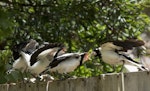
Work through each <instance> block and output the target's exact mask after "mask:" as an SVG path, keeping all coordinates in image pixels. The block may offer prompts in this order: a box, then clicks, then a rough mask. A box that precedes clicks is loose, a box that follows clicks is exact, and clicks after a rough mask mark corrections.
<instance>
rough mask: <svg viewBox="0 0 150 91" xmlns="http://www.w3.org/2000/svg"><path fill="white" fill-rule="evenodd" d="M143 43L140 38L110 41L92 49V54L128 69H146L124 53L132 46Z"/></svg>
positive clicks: (106, 61)
mask: <svg viewBox="0 0 150 91" xmlns="http://www.w3.org/2000/svg"><path fill="white" fill-rule="evenodd" d="M142 45H144V42H143V41H142V40H134V39H131V40H125V41H111V42H107V43H104V44H102V45H101V47H99V48H96V49H95V50H94V54H95V55H96V56H99V57H101V58H102V60H103V61H104V62H105V63H108V64H110V65H113V66H114V65H122V64H123V65H124V67H125V68H126V69H127V70H128V71H130V72H131V71H135V69H136V70H139V69H140V70H146V68H145V67H144V66H143V65H142V64H140V63H139V62H137V61H134V60H133V59H132V58H130V57H128V56H127V55H125V54H124V52H127V50H131V49H132V48H133V47H139V46H142Z"/></svg>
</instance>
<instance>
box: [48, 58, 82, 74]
mask: <svg viewBox="0 0 150 91" xmlns="http://www.w3.org/2000/svg"><path fill="white" fill-rule="evenodd" d="M79 64H80V59H76V58H74V59H68V60H65V61H63V62H61V63H59V64H58V65H57V66H56V67H54V68H52V69H49V71H50V72H58V73H61V74H62V73H69V72H72V71H74V70H75V69H76V68H77V67H78V66H79Z"/></svg>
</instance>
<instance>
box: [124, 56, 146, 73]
mask: <svg viewBox="0 0 150 91" xmlns="http://www.w3.org/2000/svg"><path fill="white" fill-rule="evenodd" d="M122 56H124V57H125V58H126V59H127V62H126V65H125V68H126V69H127V70H128V71H129V72H132V71H140V70H141V71H146V70H148V69H147V68H146V67H145V66H144V65H142V64H141V63H139V62H137V61H134V60H133V59H132V58H130V57H127V56H126V55H122Z"/></svg>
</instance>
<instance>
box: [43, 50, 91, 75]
mask: <svg viewBox="0 0 150 91" xmlns="http://www.w3.org/2000/svg"><path fill="white" fill-rule="evenodd" d="M88 58H89V56H88V53H87V52H84V53H65V54H63V55H61V56H57V57H56V58H54V60H53V61H52V62H51V63H50V64H49V66H48V67H47V69H46V70H45V71H50V72H55V73H59V74H66V73H70V72H72V71H74V70H75V69H76V68H78V67H79V66H81V65H82V64H83V63H84V62H86V61H87V60H88Z"/></svg>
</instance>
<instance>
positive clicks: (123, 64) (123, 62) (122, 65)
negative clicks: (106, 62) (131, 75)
mask: <svg viewBox="0 0 150 91" xmlns="http://www.w3.org/2000/svg"><path fill="white" fill-rule="evenodd" d="M122 62H123V64H122V66H121V69H120V71H119V72H122V71H123V68H124V64H125V61H124V60H122Z"/></svg>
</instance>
